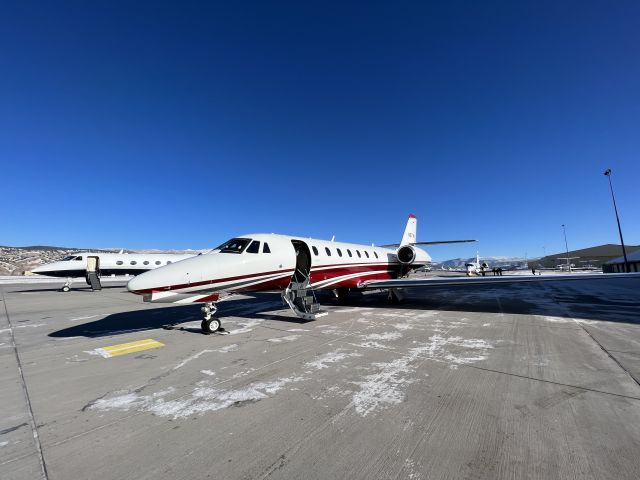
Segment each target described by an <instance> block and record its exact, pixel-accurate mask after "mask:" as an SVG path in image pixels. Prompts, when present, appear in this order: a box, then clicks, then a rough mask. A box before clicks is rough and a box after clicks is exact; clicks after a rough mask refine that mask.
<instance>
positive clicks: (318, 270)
mask: <svg viewBox="0 0 640 480" xmlns="http://www.w3.org/2000/svg"><path fill="white" fill-rule="evenodd" d="M399 267H400V265H398V264H390V263H386V262H382V263H381V262H376V263H368V264H357V265H352V264H348V263H346V264H345V263H343V264H331V265H318V266H315V267H313V266H312V267H311V283H316V282H319V281H322V280H329V279H331V278H335V277H340V276H343V275H349V274H353V273H365V272H372V271H376V270H380V272H384V273H385V275H386V276H383V277H380V278H377V277H376V278H375V279H376V280H381V279H382V280H387V279H390V278H395V277H396V276H397V275H392V274H389V273H388V270H399ZM287 272H291V273H292V274H293V272H294V270H293V269H284V270H272V271H268V272H260V273H251V274H247V275H238V276H235V277H225V278H216V279H211V280H202V281H200V282H193V283H182V284H177V285H167V286H164V287H154V288H150V289H145V290H136V291H135V292H133V293H137V294H145V293H154V292H168V291H172V290H180V289H183V288H193V287H202V286H209V285H215V284H218V283H224V282H230V281H233V280H244V279H249V278H254V277H261V276H264V275H273V274H278V273H287ZM366 278H367V279H373V278H374V277H373V276H371V275H366ZM290 280H291V279H290V278H289V277H284V278H277V279H266V280H265V281H264V283H263V282H259V283H257V284H255V285H250V286H247V287H244V288H243V287H240V288H238V289H237V290H236V291H238V292H240V291H244V292H246V291H258V290H267V289H268V290H273V289H282V288H286V286H287V285H288V284H289V282H290ZM358 281H359V279H358V278H355V279H349V280H348V281H346V282H347V283H350V284H351V283H352V284H353V285H354V286H355V285H356V284H357V283H358ZM258 285H260V288H259V289H256V288H255V287H256V286H258ZM265 285H269V288H266V287H265ZM282 285H284V286H282ZM196 292H197V291H194V292H189V293H196Z"/></svg>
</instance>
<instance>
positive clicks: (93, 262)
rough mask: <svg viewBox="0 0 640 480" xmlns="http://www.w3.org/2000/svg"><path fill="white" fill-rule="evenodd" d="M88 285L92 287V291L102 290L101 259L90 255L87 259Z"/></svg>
mask: <svg viewBox="0 0 640 480" xmlns="http://www.w3.org/2000/svg"><path fill="white" fill-rule="evenodd" d="M87 283H88V284H89V285H91V290H102V285H101V284H100V257H98V256H97V255H89V256H88V257H87Z"/></svg>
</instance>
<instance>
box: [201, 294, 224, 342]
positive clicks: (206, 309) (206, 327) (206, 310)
mask: <svg viewBox="0 0 640 480" xmlns="http://www.w3.org/2000/svg"><path fill="white" fill-rule="evenodd" d="M200 310H202V313H203V314H204V318H203V320H202V323H201V324H200V328H202V333H204V334H205V335H209V334H211V333H215V332H218V331H220V330H224V329H223V328H222V322H221V321H220V319H218V318H213V315H215V313H216V312H217V311H218V307H217V306H216V304H215V303H214V302H207V303H205V304H204V306H203V307H202V308H201V309H200Z"/></svg>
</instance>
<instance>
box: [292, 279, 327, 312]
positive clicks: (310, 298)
mask: <svg viewBox="0 0 640 480" xmlns="http://www.w3.org/2000/svg"><path fill="white" fill-rule="evenodd" d="M298 272H300V270H298ZM300 274H301V275H300V276H297V275H294V276H293V277H292V279H291V283H289V286H288V287H287V288H286V289H285V290H284V291H283V292H282V299H283V300H284V302H285V303H286V304H287V305H289V308H291V310H293V313H295V314H296V316H298V317H300V318H303V319H305V320H315V319H316V318H319V317H324V316H325V315H327V314H328V312H324V311H322V310H320V304H319V303H318V301H317V300H316V295H315V293H314V292H313V289H311V288H310V285H311V282H310V281H309V277H308V276H305V275H304V274H303V272H300ZM296 277H298V278H301V277H304V280H303V281H302V282H298V281H296V280H295V278H296Z"/></svg>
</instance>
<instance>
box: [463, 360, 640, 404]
mask: <svg viewBox="0 0 640 480" xmlns="http://www.w3.org/2000/svg"><path fill="white" fill-rule="evenodd" d="M461 367H466V368H475V369H476V370H483V371H485V372H491V373H499V374H501V375H509V376H510V377H517V378H524V379H525V380H533V381H536V382H544V383H549V384H552V385H559V386H562V387H570V388H577V389H579V390H584V391H587V392H593V393H602V394H604V395H612V396H614V397H621V398H627V399H629V400H640V397H634V396H632V395H624V394H622V393H613V392H606V391H604V390H596V389H594V388H588V387H581V386H580V385H571V384H568V383H562V382H554V381H553V380H545V379H543V378H535V377H530V376H528V375H520V374H518V373H511V372H503V371H500V370H494V369H492V368H486V367H479V366H477V365H468V364H467V365H461Z"/></svg>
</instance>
